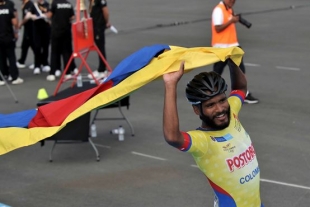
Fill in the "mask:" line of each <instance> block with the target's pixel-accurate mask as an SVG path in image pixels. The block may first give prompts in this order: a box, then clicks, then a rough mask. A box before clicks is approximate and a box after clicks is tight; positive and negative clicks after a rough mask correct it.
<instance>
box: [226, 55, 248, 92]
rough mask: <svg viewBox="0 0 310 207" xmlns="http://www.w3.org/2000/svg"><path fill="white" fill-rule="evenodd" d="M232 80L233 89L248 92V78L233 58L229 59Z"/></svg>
mask: <svg viewBox="0 0 310 207" xmlns="http://www.w3.org/2000/svg"><path fill="white" fill-rule="evenodd" d="M228 65H229V70H230V80H231V90H240V91H243V92H244V94H246V93H247V80H246V77H245V75H244V73H243V72H242V70H241V69H240V68H239V67H238V66H237V65H236V64H235V63H234V62H233V61H232V60H231V59H229V60H228Z"/></svg>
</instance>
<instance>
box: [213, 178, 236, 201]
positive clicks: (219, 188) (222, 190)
mask: <svg viewBox="0 0 310 207" xmlns="http://www.w3.org/2000/svg"><path fill="white" fill-rule="evenodd" d="M207 179H208V181H209V183H210V185H211V187H212V188H213V189H214V190H216V191H217V192H219V193H221V194H224V195H227V196H229V197H231V196H230V195H229V194H228V193H227V192H226V191H225V190H224V189H223V188H221V187H220V186H218V185H216V184H215V183H213V182H212V181H211V180H210V179H209V178H207Z"/></svg>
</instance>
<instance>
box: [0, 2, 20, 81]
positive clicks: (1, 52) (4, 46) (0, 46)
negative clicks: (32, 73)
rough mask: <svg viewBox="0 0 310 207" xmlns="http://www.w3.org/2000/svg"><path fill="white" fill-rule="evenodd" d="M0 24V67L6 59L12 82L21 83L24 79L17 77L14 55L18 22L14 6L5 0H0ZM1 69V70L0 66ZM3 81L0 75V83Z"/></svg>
mask: <svg viewBox="0 0 310 207" xmlns="http://www.w3.org/2000/svg"><path fill="white" fill-rule="evenodd" d="M0 25H1V27H0V67H3V66H4V64H6V61H7V60H6V59H8V61H9V73H10V75H11V77H12V84H21V83H23V82H24V81H23V79H21V78H19V71H18V69H17V67H16V56H15V41H16V39H17V38H18V30H17V27H18V22H17V17H16V16H15V14H14V8H13V7H12V6H11V5H10V4H9V3H7V1H5V0H0ZM13 27H14V29H13ZM1 71H3V69H2V68H1ZM5 83H6V82H5V80H2V79H1V77H0V85H5Z"/></svg>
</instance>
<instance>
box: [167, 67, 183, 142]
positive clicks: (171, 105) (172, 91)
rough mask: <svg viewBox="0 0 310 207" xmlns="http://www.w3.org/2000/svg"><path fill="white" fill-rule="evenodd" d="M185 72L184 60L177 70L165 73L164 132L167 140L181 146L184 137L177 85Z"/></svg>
mask: <svg viewBox="0 0 310 207" xmlns="http://www.w3.org/2000/svg"><path fill="white" fill-rule="evenodd" d="M183 73H184V62H182V63H181V65H180V69H179V70H178V71H176V72H172V73H167V74H164V75H163V79H164V83H165V97H164V110H163V132H164V137H165V140H166V141H167V142H168V143H169V144H170V145H172V146H175V147H179V146H182V145H183V143H184V137H183V135H182V133H181V132H180V129H179V116H178V109H177V85H178V82H179V80H180V79H181V77H182V76H183Z"/></svg>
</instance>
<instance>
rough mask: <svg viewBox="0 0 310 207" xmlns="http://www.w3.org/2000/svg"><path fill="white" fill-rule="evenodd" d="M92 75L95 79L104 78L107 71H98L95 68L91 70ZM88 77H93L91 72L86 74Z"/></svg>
mask: <svg viewBox="0 0 310 207" xmlns="http://www.w3.org/2000/svg"><path fill="white" fill-rule="evenodd" d="M93 75H94V76H95V78H96V79H103V78H106V77H107V76H108V71H104V72H98V71H97V70H95V71H94V72H93ZM87 77H88V78H89V79H93V77H92V76H91V74H88V76H87Z"/></svg>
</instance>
